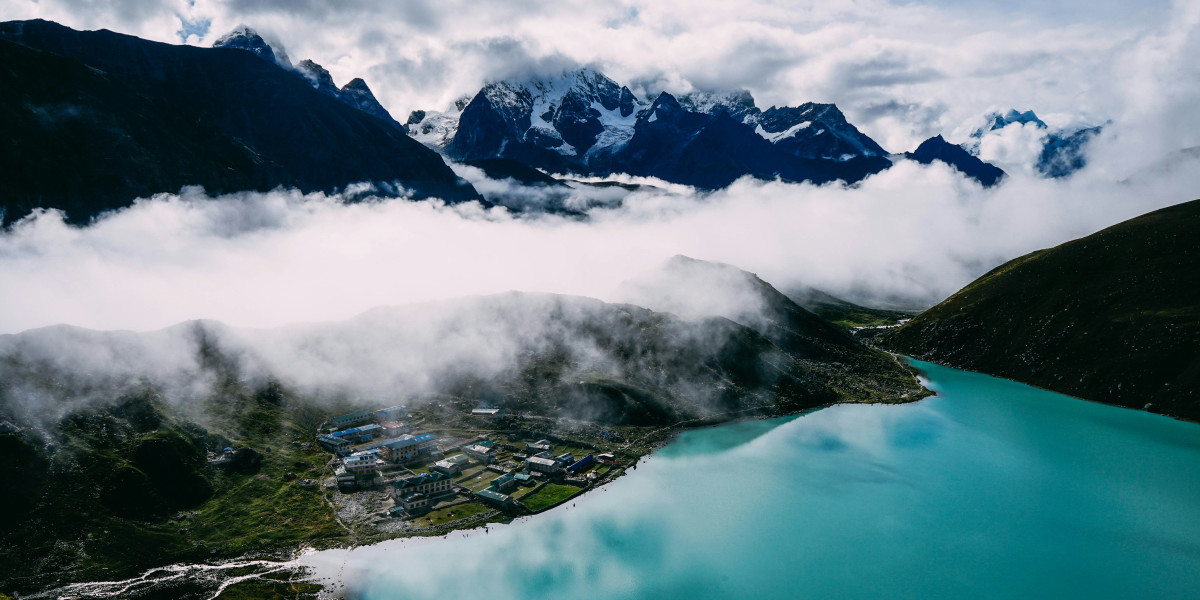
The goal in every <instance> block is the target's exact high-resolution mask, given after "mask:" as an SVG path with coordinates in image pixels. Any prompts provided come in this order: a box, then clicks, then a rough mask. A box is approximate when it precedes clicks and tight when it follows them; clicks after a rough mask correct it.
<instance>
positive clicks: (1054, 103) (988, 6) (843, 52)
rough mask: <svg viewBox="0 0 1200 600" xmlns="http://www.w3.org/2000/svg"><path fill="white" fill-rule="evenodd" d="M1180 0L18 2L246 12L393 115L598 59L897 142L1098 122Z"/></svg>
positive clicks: (659, 85)
mask: <svg viewBox="0 0 1200 600" xmlns="http://www.w3.org/2000/svg"><path fill="white" fill-rule="evenodd" d="M1175 4H1176V6H1173V5H1172V3H1171V2H1170V1H1169V0H1143V1H1140V2H1127V1H1123V0H1065V1H1058V2H1043V1H1039V0H1016V1H1009V2H995V1H987V0H967V1H961V0H930V1H926V2H919V1H903V0H896V1H894V2H887V1H885V0H821V1H819V2H815V1H794V2H778V1H777V2H771V1H755V0H742V1H738V2H728V1H723V2H716V1H711V0H654V1H653V2H650V1H625V2H591V1H569V0H553V1H545V2H537V1H534V2H508V1H497V2H488V1H479V0H431V1H406V2H397V1H394V0H362V1H356V2H349V1H324V0H157V1H156V0H7V1H5V2H3V3H0V18H3V19H5V20H8V19H27V18H34V17H42V18H46V19H51V20H55V21H58V22H61V23H64V24H66V25H69V26H72V27H76V28H84V29H97V28H108V29H112V30H114V31H119V32H124V33H130V34H134V35H138V36H141V37H145V38H150V39H154V40H159V41H164V42H173V43H181V42H186V43H189V44H196V45H210V44H211V43H212V42H213V40H215V39H216V38H217V37H219V36H220V35H222V34H223V33H225V32H227V31H229V30H231V29H232V28H234V27H235V26H237V25H239V24H246V25H249V26H251V27H254V28H256V29H257V30H258V31H259V32H260V33H262V34H263V35H264V36H265V37H267V38H268V39H269V40H270V41H272V42H273V43H275V44H276V45H282V46H284V47H285V48H286V50H287V53H288V54H289V56H290V57H291V59H292V60H293V61H299V60H302V59H305V58H311V59H314V60H316V61H317V62H318V63H320V64H322V65H324V66H325V67H326V68H328V69H329V70H330V72H331V73H332V74H333V76H334V79H335V81H337V83H338V84H339V85H340V84H344V83H345V82H347V81H349V80H350V79H351V78H353V77H359V76H361V77H364V78H365V79H366V80H367V82H368V84H369V85H370V86H371V87H372V89H373V90H374V91H375V92H376V95H377V96H379V98H380V100H381V101H382V102H383V104H384V105H385V106H386V107H387V108H388V109H389V110H390V111H391V112H392V113H393V115H394V116H395V117H396V118H397V119H399V120H401V121H403V120H404V119H405V117H406V116H407V114H408V112H409V111H410V110H412V109H416V108H423V109H442V108H444V107H445V106H447V105H448V104H449V103H450V102H451V101H453V99H454V98H456V97H459V96H461V95H465V94H473V93H474V92H476V91H477V90H478V89H479V87H480V85H481V84H482V83H483V82H484V81H486V80H489V79H497V78H505V77H510V76H514V75H519V74H522V73H527V72H529V71H531V70H533V71H537V70H552V69H558V68H562V67H567V66H575V65H584V64H587V65H595V66H599V67H601V68H602V69H603V70H604V71H605V72H607V73H608V74H609V75H610V76H612V77H614V78H615V79H617V80H618V81H619V82H621V83H628V84H630V85H631V87H637V89H642V90H658V89H666V90H668V91H686V90H688V89H690V88H693V87H700V88H740V87H744V88H748V89H749V90H750V91H751V92H752V93H753V94H754V95H755V97H756V98H757V99H758V100H759V103H760V105H762V106H763V107H764V108H765V107H766V106H769V105H771V104H778V105H785V104H787V105H795V104H798V103H801V102H805V101H820V102H835V103H837V104H838V105H839V106H840V107H842V109H843V110H844V111H846V112H847V114H848V115H849V116H850V118H851V120H852V121H853V122H854V123H856V124H857V125H859V127H860V128H861V129H863V130H864V131H866V132H867V133H868V134H869V135H871V136H872V137H874V138H876V139H877V140H878V141H879V142H880V143H881V144H882V145H883V146H884V147H885V148H887V149H888V150H890V151H893V152H899V151H904V150H911V149H912V148H913V147H915V146H916V144H917V143H919V142H920V141H921V140H922V139H924V138H926V137H929V136H931V135H934V134H937V133H945V134H952V133H954V132H955V131H958V133H959V134H960V135H961V133H962V131H965V130H962V125H963V124H964V123H965V122H966V121H968V120H969V119H971V118H972V117H977V116H978V115H980V114H981V113H983V112H984V111H987V110H989V109H993V108H1008V107H1015V108H1018V109H1022V110H1024V109H1033V110H1035V111H1037V113H1038V114H1039V115H1041V116H1042V117H1043V118H1045V119H1048V120H1050V121H1052V122H1054V121H1058V122H1075V121H1079V122H1084V123H1100V122H1104V121H1106V120H1109V119H1115V118H1118V117H1119V116H1120V115H1121V113H1122V112H1123V111H1125V110H1127V109H1128V106H1127V104H1126V103H1125V100H1126V98H1123V97H1122V95H1121V93H1120V89H1117V88H1119V87H1120V86H1121V85H1123V84H1124V81H1123V80H1122V79H1120V78H1119V77H1118V74H1117V73H1114V65H1115V64H1117V63H1119V62H1120V59H1121V57H1122V56H1123V55H1125V54H1126V53H1128V51H1129V48H1131V47H1132V46H1135V45H1137V44H1138V43H1140V42H1142V41H1144V40H1145V39H1146V38H1147V37H1152V36H1155V35H1159V34H1161V32H1162V31H1163V30H1164V29H1166V28H1169V27H1171V26H1172V23H1178V22H1181V21H1188V20H1189V16H1188V15H1189V14H1190V15H1193V16H1194V14H1195V7H1194V4H1195V3H1194V2H1177V3H1175Z"/></svg>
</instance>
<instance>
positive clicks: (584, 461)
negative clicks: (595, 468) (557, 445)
mask: <svg viewBox="0 0 1200 600" xmlns="http://www.w3.org/2000/svg"><path fill="white" fill-rule="evenodd" d="M594 462H596V457H595V456H592V455H591V454H589V455H587V456H585V457H583V458H581V459H579V460H577V461H575V463H574V464H572V465H571V466H569V467H567V470H568V471H571V472H575V471H578V470H579V469H582V468H584V467H586V466H588V465H590V464H592V463H594Z"/></svg>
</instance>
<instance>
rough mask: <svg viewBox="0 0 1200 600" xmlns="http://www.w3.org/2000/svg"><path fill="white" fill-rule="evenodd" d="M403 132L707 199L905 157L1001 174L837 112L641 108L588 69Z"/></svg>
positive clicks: (735, 95)
mask: <svg viewBox="0 0 1200 600" xmlns="http://www.w3.org/2000/svg"><path fill="white" fill-rule="evenodd" d="M407 125H408V127H409V128H410V131H411V132H412V134H413V136H414V137H415V138H416V139H418V140H420V141H422V142H423V143H426V144H428V145H430V146H431V147H433V148H436V149H438V150H439V151H442V152H444V153H446V155H447V156H449V157H451V158H453V159H455V160H461V161H473V160H481V159H497V158H504V159H510V160H515V161H518V162H521V163H523V164H526V165H528V166H532V167H535V168H538V169H542V170H545V171H548V172H552V173H577V174H586V175H596V176H608V175H611V174H614V173H628V174H631V175H642V176H650V177H658V178H661V179H664V180H667V181H670V182H673V183H683V184H687V185H693V186H696V187H700V188H705V189H714V188H720V187H724V186H727V185H729V184H730V183H732V182H733V181H734V180H736V179H738V178H739V177H744V176H752V177H757V178H761V179H774V178H781V179H784V180H789V181H809V182H814V183H825V182H828V181H835V180H842V181H845V182H848V183H853V182H857V181H861V180H862V179H863V178H865V177H867V176H869V175H872V174H874V173H878V172H880V171H883V170H884V169H887V168H888V167H890V166H891V165H892V162H893V160H899V159H903V158H915V159H916V160H919V161H921V162H924V163H926V164H928V163H929V162H932V161H934V160H938V161H942V162H946V163H947V164H949V165H951V166H953V167H955V168H957V169H959V170H960V171H962V172H963V173H965V174H967V175H968V176H971V177H975V178H976V179H978V180H979V181H980V182H981V183H983V184H984V185H993V184H994V183H996V182H997V181H998V180H999V178H1000V175H1002V174H1003V172H1002V171H999V169H996V168H995V167H992V166H991V165H986V163H983V162H982V161H980V160H979V159H978V158H975V157H973V156H971V155H970V154H968V153H966V152H965V151H963V152H959V153H951V152H947V151H945V150H944V149H943V150H941V151H937V152H924V153H918V155H917V156H913V155H889V154H888V152H887V151H886V150H884V149H883V148H882V147H881V146H880V145H879V144H878V143H876V142H875V141H874V140H872V139H871V138H870V137H869V136H867V135H866V134H864V133H862V132H861V131H859V130H858V128H856V127H855V126H854V125H852V124H851V123H850V122H849V121H847V120H846V117H845V115H844V114H842V112H841V111H840V110H839V109H838V108H837V106H835V105H833V104H816V103H811V102H810V103H805V104H801V105H799V106H795V107H790V106H784V107H775V106H772V107H770V108H768V109H766V110H761V109H759V108H758V106H756V104H755V102H754V98H753V97H752V96H751V95H750V93H749V92H748V91H746V90H737V91H733V92H727V93H710V92H693V93H689V94H684V95H681V96H679V97H676V96H673V95H671V94H669V93H666V92H661V93H659V94H658V95H657V96H655V97H654V98H653V100H649V99H646V98H641V97H638V96H637V95H635V94H634V93H633V92H632V91H630V89H629V87H627V86H622V85H619V84H618V83H617V82H615V81H613V80H612V79H609V78H608V77H606V76H605V75H604V74H602V73H600V72H598V71H596V70H594V69H577V70H569V71H564V72H562V73H560V74H558V75H556V76H553V77H544V78H533V79H528V80H519V81H499V82H493V83H489V84H488V85H486V86H484V87H483V89H481V90H480V91H479V92H478V93H477V94H475V96H473V97H471V98H462V99H460V100H458V101H456V102H455V104H454V106H453V107H452V109H451V110H449V111H446V112H437V111H426V110H420V111H413V113H412V114H411V115H409V118H408V121H407ZM930 143H933V144H937V145H946V144H945V142H944V141H943V140H941V138H940V137H938V138H934V139H931V140H929V141H927V142H926V144H930ZM923 146H925V144H923ZM960 150H961V149H960ZM997 172H998V173H999V175H998V174H997Z"/></svg>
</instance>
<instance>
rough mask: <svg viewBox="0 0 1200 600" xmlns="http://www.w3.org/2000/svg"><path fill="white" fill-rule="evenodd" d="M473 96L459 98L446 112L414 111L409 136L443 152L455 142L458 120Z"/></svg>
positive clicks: (411, 115)
mask: <svg viewBox="0 0 1200 600" xmlns="http://www.w3.org/2000/svg"><path fill="white" fill-rule="evenodd" d="M471 98H472V97H471V96H463V97H461V98H457V99H455V100H454V102H451V103H450V106H449V107H447V108H446V110H444V111H438V110H414V111H413V112H412V114H410V115H409V116H408V123H407V124H408V135H409V137H411V138H412V139H414V140H417V141H418V142H421V143H422V144H425V145H426V146H429V147H430V148H433V149H434V150H438V151H441V150H443V149H444V148H445V147H446V146H447V145H449V144H450V142H452V141H454V134H455V133H458V119H459V117H461V116H462V112H463V109H465V108H467V105H468V104H470V103H471Z"/></svg>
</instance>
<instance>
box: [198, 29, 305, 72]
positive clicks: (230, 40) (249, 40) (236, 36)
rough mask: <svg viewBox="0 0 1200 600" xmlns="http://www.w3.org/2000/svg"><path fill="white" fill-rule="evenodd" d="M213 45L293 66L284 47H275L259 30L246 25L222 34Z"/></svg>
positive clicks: (282, 65) (286, 66)
mask: <svg viewBox="0 0 1200 600" xmlns="http://www.w3.org/2000/svg"><path fill="white" fill-rule="evenodd" d="M212 47H213V48H237V49H239V50H246V51H249V52H252V53H254V54H256V55H258V56H259V57H261V58H264V59H266V60H269V61H271V62H273V63H275V64H277V65H279V66H281V67H285V68H289V69H290V68H291V66H292V65H291V61H289V60H288V56H287V53H286V52H285V51H284V50H283V48H282V47H280V48H278V49H276V48H273V47H272V46H271V45H270V44H268V43H267V42H266V40H264V39H263V38H262V36H261V35H259V34H258V32H257V31H255V30H254V29H252V28H250V27H248V26H246V25H239V26H237V27H235V28H234V29H233V31H230V32H229V33H227V34H225V35H223V36H221V37H220V38H218V39H217V41H215V42H213V45H212Z"/></svg>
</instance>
